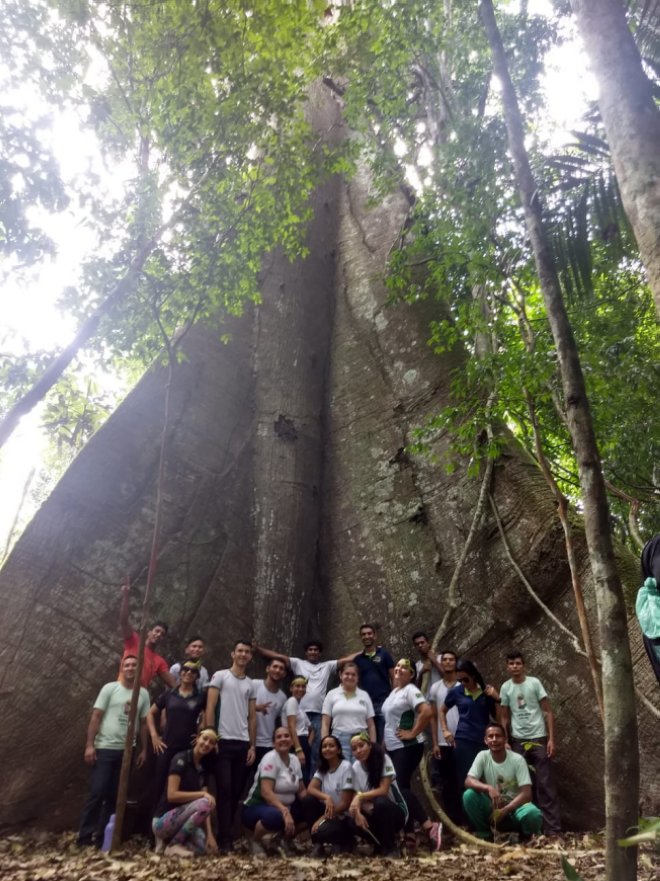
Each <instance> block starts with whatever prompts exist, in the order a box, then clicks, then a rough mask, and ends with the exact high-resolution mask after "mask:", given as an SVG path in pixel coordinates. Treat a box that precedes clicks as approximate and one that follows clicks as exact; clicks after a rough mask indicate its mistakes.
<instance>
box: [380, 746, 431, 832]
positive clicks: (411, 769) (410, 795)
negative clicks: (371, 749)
mask: <svg viewBox="0 0 660 881" xmlns="http://www.w3.org/2000/svg"><path fill="white" fill-rule="evenodd" d="M388 755H389V757H390V758H391V759H392V764H393V765H394V770H395V771H396V782H397V783H398V785H399V789H400V790H401V795H402V796H403V797H404V798H405V800H406V804H407V805H408V822H407V823H406V831H412V829H413V828H414V826H415V820H417V822H418V823H425V822H426V820H428V816H427V814H426V811H425V810H424V808H423V807H422V806H421V804H420V803H419V799H418V798H417V796H416V795H415V793H414V792H413V791H412V775H413V774H414V773H415V771H416V770H417V768H418V766H419V763H420V762H421V760H422V756H423V755H424V744H423V743H415V744H414V745H413V746H404V747H402V749H394V750H392V752H391V753H388Z"/></svg>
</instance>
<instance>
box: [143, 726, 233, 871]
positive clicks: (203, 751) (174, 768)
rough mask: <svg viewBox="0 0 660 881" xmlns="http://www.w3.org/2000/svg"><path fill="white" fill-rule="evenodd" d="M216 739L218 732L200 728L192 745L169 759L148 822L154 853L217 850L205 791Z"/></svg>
mask: <svg viewBox="0 0 660 881" xmlns="http://www.w3.org/2000/svg"><path fill="white" fill-rule="evenodd" d="M217 742H218V735H217V734H216V733H215V731H214V730H213V728H203V729H202V730H201V731H200V732H199V734H198V735H197V737H196V738H195V744H194V746H193V747H191V748H190V749H186V750H183V751H181V752H179V753H177V754H176V755H175V756H174V758H173V759H172V761H171V763H170V767H169V774H168V777H167V789H166V790H165V792H164V793H163V795H162V798H161V800H160V802H159V804H158V807H157V808H156V813H155V816H154V819H153V820H152V824H151V828H152V830H153V833H154V838H155V839H156V853H163V852H164V853H165V856H182V857H189V856H191V855H193V854H197V855H201V854H204V853H209V852H210V853H214V852H215V851H216V850H217V843H216V840H215V836H214V835H213V830H212V828H211V812H212V811H213V808H214V807H215V799H214V798H213V796H212V795H211V794H210V793H209V791H208V777H209V774H208V768H207V761H208V760H209V759H210V757H211V756H212V754H213V753H214V752H215V751H216V749H217ZM166 845H167V846H166Z"/></svg>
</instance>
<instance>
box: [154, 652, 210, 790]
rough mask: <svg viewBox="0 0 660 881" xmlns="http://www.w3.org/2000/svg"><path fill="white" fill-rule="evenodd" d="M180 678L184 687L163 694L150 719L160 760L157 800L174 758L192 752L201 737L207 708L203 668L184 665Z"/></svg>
mask: <svg viewBox="0 0 660 881" xmlns="http://www.w3.org/2000/svg"><path fill="white" fill-rule="evenodd" d="M180 675H181V682H180V684H179V685H178V686H177V687H176V688H172V689H170V690H169V691H165V692H163V693H162V694H160V695H159V696H158V697H157V698H156V700H155V702H154V703H153V704H152V705H151V708H150V710H149V714H148V716H147V725H148V727H149V734H150V735H151V744H152V746H153V749H154V753H156V755H157V756H158V761H157V763H156V775H155V779H156V792H155V797H156V798H160V796H161V795H162V794H163V790H164V789H165V784H166V782H167V776H168V773H169V769H170V764H171V762H172V759H173V758H174V756H175V755H176V754H177V753H179V752H181V751H182V750H187V749H190V747H191V745H192V742H193V738H194V737H195V734H196V733H197V728H198V722H199V718H200V714H201V713H202V711H203V710H204V707H205V705H206V692H205V691H204V692H201V693H200V692H199V691H198V689H197V681H198V679H199V664H198V663H197V662H196V661H184V663H183V664H182V665H181V674H180ZM163 710H165V714H166V721H165V729H164V731H163V734H162V737H161V735H160V734H159V733H158V727H159V722H160V718H161V714H162V712H163Z"/></svg>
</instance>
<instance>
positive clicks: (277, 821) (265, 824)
mask: <svg viewBox="0 0 660 881" xmlns="http://www.w3.org/2000/svg"><path fill="white" fill-rule="evenodd" d="M273 746H274V749H272V750H270V752H267V753H266V755H265V756H264V757H263V759H262V760H261V761H260V762H259V767H258V768H257V773H256V775H255V778H254V783H253V784H252V786H251V788H250V791H249V793H248V796H247V798H246V799H245V801H244V802H243V812H242V820H243V825H244V826H247V828H248V829H251V830H252V831H253V832H254V837H253V839H252V841H251V843H250V852H251V853H252V855H253V856H266V851H265V849H264V846H263V844H262V838H263V837H264V835H265V834H266V832H277V833H279V842H278V843H279V845H280V846H281V849H282V850H283V851H284V852H285V853H288V850H289V848H288V842H289V840H290V839H292V838H293V837H294V835H295V834H296V831H297V830H296V825H297V824H299V823H302V822H303V820H304V817H303V811H302V804H301V799H302V798H303V797H304V796H305V795H306V794H307V793H306V790H305V784H304V783H303V780H302V768H301V767H300V762H299V761H298V759H297V757H296V756H295V755H293V754H292V753H290V752H289V751H290V749H291V735H290V734H289V731H288V729H286V728H276V729H275V733H274V734H273Z"/></svg>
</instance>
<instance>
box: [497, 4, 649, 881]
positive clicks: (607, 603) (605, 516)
mask: <svg viewBox="0 0 660 881" xmlns="http://www.w3.org/2000/svg"><path fill="white" fill-rule="evenodd" d="M480 9H481V15H482V19H483V23H484V27H485V30H486V34H487V37H488V42H489V44H490V47H491V51H492V54H493V67H494V71H495V73H496V75H497V77H498V79H499V80H500V82H501V85H502V101H503V105H504V115H505V120H506V126H507V133H508V140H509V150H510V152H511V156H512V159H513V166H514V170H515V176H516V181H517V184H518V189H519V191H520V197H521V200H522V203H523V209H524V212H525V221H526V225H527V231H528V234H529V237H530V240H531V244H532V248H533V251H534V259H535V262H536V268H537V272H538V275H539V281H540V283H541V289H542V292H543V298H544V301H545V305H546V310H547V313H548V320H549V323H550V327H551V330H552V335H553V337H554V340H555V345H556V346H557V353H558V356H559V366H560V370H561V377H562V385H563V391H564V398H565V401H566V410H567V419H568V426H569V430H570V433H571V438H572V441H573V446H574V449H575V455H576V458H577V463H578V472H579V476H580V487H581V490H582V499H583V504H584V519H585V532H586V538H587V545H588V548H589V559H590V563H591V568H592V572H593V577H594V588H595V594H596V603H597V608H598V622H599V628H600V642H601V653H602V659H603V701H604V708H605V812H606V832H607V853H606V877H607V881H634V879H635V878H636V871H637V854H636V852H635V851H634V850H633V849H632V848H620V847H619V846H618V845H617V839H618V838H622V837H623V836H624V835H625V834H626V832H627V830H629V829H630V827H631V826H634V825H635V824H636V822H637V810H638V795H639V751H638V744H637V718H636V713H635V702H634V683H633V676H632V660H631V656H630V645H629V642H628V632H627V619H626V610H625V604H624V598H623V590H622V586H621V581H620V578H619V574H618V571H617V568H616V563H615V559H614V551H613V548H612V537H611V533H610V525H609V511H608V505H607V496H606V490H605V483H604V480H603V475H602V471H601V464H600V457H599V454H598V448H597V445H596V437H595V434H594V428H593V421H592V418H591V411H590V408H589V402H588V400H587V395H586V389H585V384H584V376H583V374H582V368H581V365H580V359H579V356H578V351H577V346H576V343H575V338H574V336H573V331H572V328H571V325H570V322H569V319H568V315H567V312H566V307H565V305H564V301H563V297H562V293H561V287H560V285H559V279H558V277H557V271H556V268H555V264H554V259H553V255H552V252H551V249H550V246H549V242H548V239H547V236H546V234H545V231H544V229H543V222H542V213H541V205H540V203H539V199H538V188H537V186H536V182H535V180H534V177H533V174H532V170H531V167H530V164H529V158H528V156H527V151H526V149H525V139H524V129H523V120H522V116H521V113H520V109H519V106H518V100H517V96H516V93H515V89H514V86H513V82H512V81H511V77H510V75H509V70H508V66H507V62H506V55H505V51H504V46H503V44H502V38H501V35H500V32H499V29H498V27H497V22H496V20H495V12H494V9H493V3H492V0H481V3H480Z"/></svg>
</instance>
